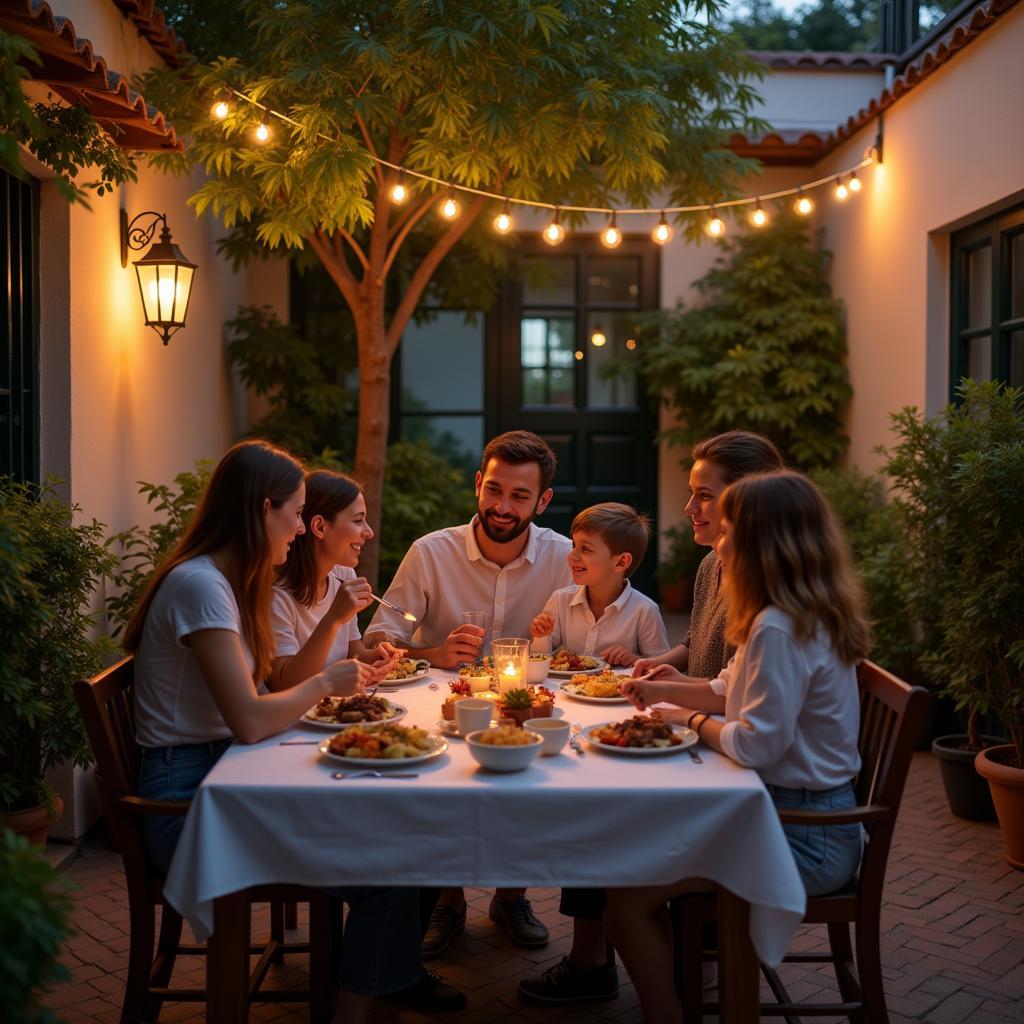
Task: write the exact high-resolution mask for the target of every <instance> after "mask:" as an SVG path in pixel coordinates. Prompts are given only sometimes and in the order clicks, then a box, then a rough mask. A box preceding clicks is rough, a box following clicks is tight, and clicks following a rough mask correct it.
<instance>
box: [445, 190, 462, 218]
mask: <svg viewBox="0 0 1024 1024" xmlns="http://www.w3.org/2000/svg"><path fill="white" fill-rule="evenodd" d="M458 215H459V204H458V201H457V200H456V198H455V189H454V188H452V187H451V185H449V186H448V196H447V198H446V199H445V201H444V202H443V203H442V204H441V216H442V217H444V219H445V220H455V218H456V217H458Z"/></svg>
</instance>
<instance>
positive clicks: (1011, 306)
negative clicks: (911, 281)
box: [949, 205, 1024, 394]
mask: <svg viewBox="0 0 1024 1024" xmlns="http://www.w3.org/2000/svg"><path fill="white" fill-rule="evenodd" d="M950 263H951V267H952V281H951V288H950V295H951V297H952V310H951V315H950V324H951V327H952V337H951V339H950V375H949V379H950V392H951V394H952V393H954V392H955V390H956V387H957V385H958V384H959V383H960V381H961V379H962V378H964V377H971V378H973V379H975V380H1001V381H1005V382H1006V383H1008V384H1013V385H1015V386H1018V387H1020V386H1024V205H1021V206H1017V207H1014V208H1013V209H1012V210H1008V211H1006V212H1005V213H1001V214H999V215H998V216H996V217H990V218H988V219H987V220H983V221H979V222H978V223H977V224H972V225H971V226H970V227H968V228H964V229H963V230H962V231H958V232H956V233H955V234H954V235H953V238H952V253H951V261H950Z"/></svg>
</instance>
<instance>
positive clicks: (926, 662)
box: [886, 381, 1024, 867]
mask: <svg viewBox="0 0 1024 1024" xmlns="http://www.w3.org/2000/svg"><path fill="white" fill-rule="evenodd" d="M958 398H959V402H957V403H956V404H954V405H951V406H950V407H949V408H947V409H945V410H943V411H942V412H941V413H940V414H939V415H938V416H936V417H934V418H933V419H931V420H923V419H921V418H920V417H919V416H918V415H917V412H916V410H913V409H907V410H903V411H902V412H901V413H899V414H898V415H897V416H896V417H895V423H896V429H897V434H898V436H899V438H900V441H899V444H898V445H897V446H896V448H895V449H894V450H893V452H892V453H890V454H889V458H888V463H887V465H886V471H887V472H888V473H889V474H890V476H891V477H892V479H893V482H894V484H895V485H896V489H897V494H898V497H897V498H896V501H895V503H896V505H897V507H898V511H899V513H900V514H901V516H902V519H903V521H904V524H905V526H906V529H907V534H908V543H907V550H908V568H909V571H908V573H907V577H906V581H907V594H908V597H909V599H910V600H911V601H912V603H913V606H914V607H915V609H916V614H917V619H918V622H919V623H921V624H922V628H923V630H924V640H925V643H924V645H923V653H922V655H921V663H922V666H923V667H924V669H925V670H926V671H927V672H928V673H929V675H930V677H931V679H932V680H933V681H934V682H936V683H937V684H940V685H942V687H943V689H944V692H945V693H947V694H948V695H949V696H950V697H951V698H952V699H953V701H954V702H955V706H956V708H957V709H958V710H959V711H960V712H962V713H964V714H965V715H966V716H967V733H966V735H964V736H952V737H939V739H937V740H936V741H935V744H934V745H933V749H934V750H935V752H936V754H937V755H938V756H940V757H942V758H944V759H945V760H943V761H942V762H941V763H942V764H943V776H944V779H945V778H946V776H947V775H949V776H952V775H953V774H954V771H953V769H954V767H955V765H953V764H952V763H951V760H950V758H951V757H953V758H956V759H957V760H958V761H959V762H960V767H961V768H963V769H964V770H965V771H966V770H967V769H968V768H970V767H973V766H974V765H977V766H978V770H979V771H981V772H982V773H983V774H986V775H987V776H991V775H993V774H995V775H998V776H999V779H1000V780H1001V781H998V782H995V783H994V782H993V780H992V778H991V777H990V778H989V789H990V790H991V792H992V796H993V797H994V803H995V809H996V812H997V813H998V815H999V819H1000V823H1001V825H1002V827H1003V832H1004V836H1005V837H1006V841H1007V845H1008V848H1009V850H1010V859H1011V861H1012V862H1014V863H1016V864H1017V865H1018V866H1022V867H1024V834H1021V835H1020V837H1019V838H1017V837H1016V828H1017V826H1015V825H1014V817H1015V815H1014V811H1013V807H1014V806H1015V805H1016V799H1019V798H1020V797H1024V770H1022V766H1024V749H1022V743H1024V489H1022V487H1021V480H1022V479H1024V389H1019V388H1016V389H1015V388H1009V387H1003V386H1002V385H1000V384H998V383H995V382H985V383H977V382H973V381H964V383H963V384H962V385H961V387H960V388H959V390H958ZM990 712H994V713H995V715H996V716H997V717H998V719H999V720H1000V721H1001V723H1002V725H1003V727H1004V728H1005V730H1006V731H1007V733H1008V735H1009V737H1010V739H1011V740H1012V741H1013V742H1012V744H1011V745H1010V746H1007V747H1003V746H995V747H992V746H991V744H992V743H994V742H995V743H998V742H999V741H998V740H997V739H995V738H993V737H986V736H983V735H981V734H980V729H979V720H980V719H981V717H982V716H984V715H986V714H988V713H990ZM986 747H987V749H985V748H986ZM979 752H981V753H979ZM969 780H970V776H969V775H968V781H969ZM1014 784H1016V785H1018V786H1019V787H1020V789H1014V788H1013V786H1014ZM1007 787H1009V788H1007ZM947 791H948V790H947ZM1015 794H1016V797H1015ZM954 799H956V800H957V805H956V806H954V810H955V811H956V812H957V813H963V812H964V810H965V808H964V807H963V802H964V801H966V802H967V804H968V807H967V808H966V811H967V813H965V814H963V816H968V817H978V816H980V815H981V814H983V813H984V809H985V804H984V798H983V796H979V795H978V794H977V793H975V794H974V795H971V793H970V792H969V791H968V792H966V793H965V794H964V795H962V796H961V797H954ZM951 803H952V801H951ZM972 812H973V813H972ZM1021 824H1024V822H1022V823H1021Z"/></svg>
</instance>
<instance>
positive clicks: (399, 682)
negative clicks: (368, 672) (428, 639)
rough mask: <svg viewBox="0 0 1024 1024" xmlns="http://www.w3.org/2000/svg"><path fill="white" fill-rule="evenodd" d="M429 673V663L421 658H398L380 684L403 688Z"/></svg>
mask: <svg viewBox="0 0 1024 1024" xmlns="http://www.w3.org/2000/svg"><path fill="white" fill-rule="evenodd" d="M429 672H430V662H429V661H424V660H423V659H422V658H400V659H399V660H398V663H397V664H396V665H395V667H394V668H393V669H392V670H391V671H390V672H389V673H388V674H387V675H386V676H385V677H384V679H383V680H382V682H385V683H391V684H392V686H404V685H405V684H406V683H415V682H416V680H417V679H422V678H423V677H424V676H426V675H427V674H428V673H429Z"/></svg>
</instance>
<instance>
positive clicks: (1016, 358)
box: [1010, 331, 1024, 388]
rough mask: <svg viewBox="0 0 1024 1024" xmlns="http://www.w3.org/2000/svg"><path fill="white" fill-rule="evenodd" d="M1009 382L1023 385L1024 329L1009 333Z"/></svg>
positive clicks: (1017, 386) (1014, 384) (1013, 384)
mask: <svg viewBox="0 0 1024 1024" xmlns="http://www.w3.org/2000/svg"><path fill="white" fill-rule="evenodd" d="M1010 384H1011V385H1012V386H1013V387H1015V388H1022V387H1024V331H1013V332H1012V333H1011V334H1010Z"/></svg>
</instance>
